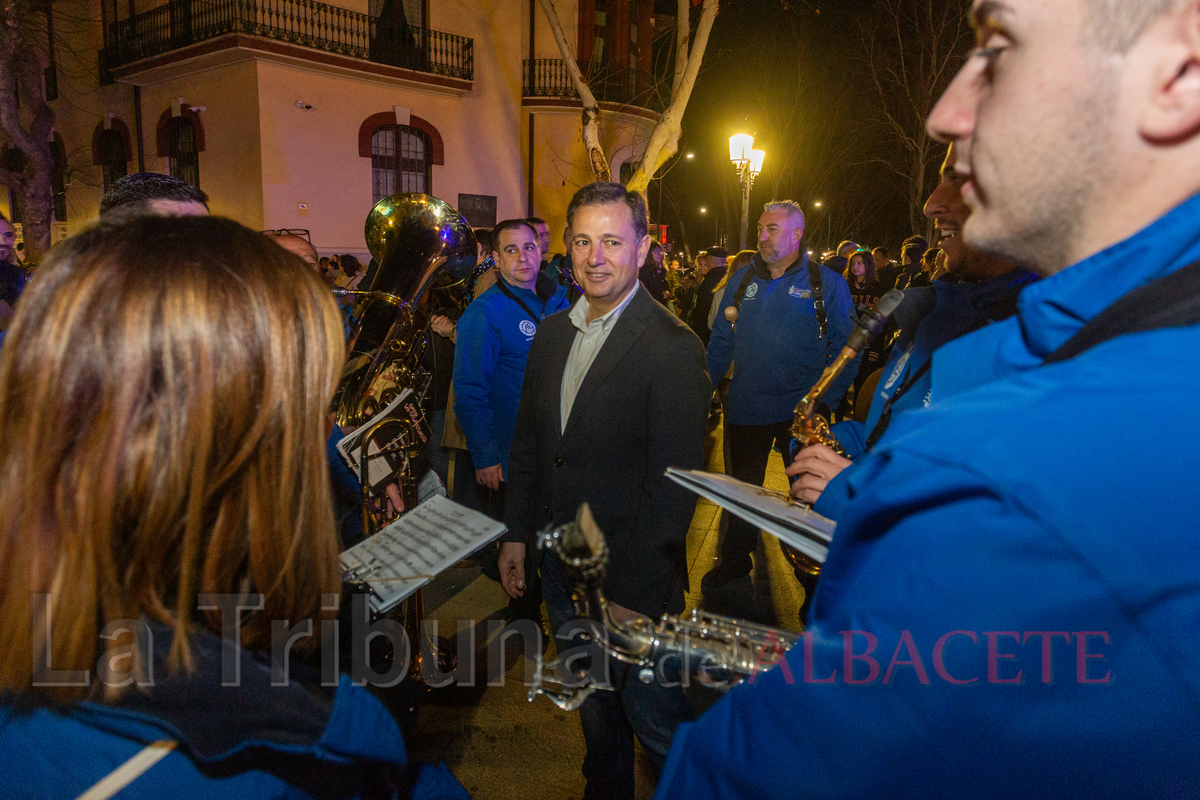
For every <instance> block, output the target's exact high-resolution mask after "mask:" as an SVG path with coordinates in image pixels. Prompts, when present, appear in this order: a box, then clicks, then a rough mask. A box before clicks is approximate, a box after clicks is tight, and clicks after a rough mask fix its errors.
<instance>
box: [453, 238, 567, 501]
mask: <svg viewBox="0 0 1200 800" xmlns="http://www.w3.org/2000/svg"><path fill="white" fill-rule="evenodd" d="M492 244H493V248H494V249H493V251H492V257H493V258H494V259H495V261H496V266H497V268H498V269H499V272H500V275H499V278H498V279H497V281H496V284H495V285H494V286H492V288H490V289H488V290H487V291H486V292H484V293H483V294H481V295H480V296H479V297H478V298H477V299H476V300H475V301H474V302H472V303H471V304H470V305H469V306H467V310H466V311H464V312H463V315H462V317H461V318H460V319H459V321H458V327H457V329H456V330H455V346H454V413H455V414H456V415H457V416H458V421H459V424H461V425H462V429H463V434H464V436H466V439H467V449H468V450H469V451H470V453H471V461H472V463H473V464H474V465H475V480H476V481H477V482H478V483H479V484H480V485H481V486H485V487H487V488H488V489H491V490H492V491H495V492H498V491H499V490H500V485H501V484H502V483H503V482H504V478H505V475H506V474H507V473H508V451H509V448H511V447H512V439H513V431H514V430H515V429H516V426H517V406H518V405H519V404H520V402H521V384H522V382H523V381H524V379H525V362H526V359H528V358H529V345H530V344H531V343H532V342H533V335H534V334H535V333H536V332H537V328H538V325H539V324H541V321H542V320H543V319H545V318H546V317H547V316H549V315H550V314H553V313H554V312H556V311H562V310H563V309H565V308H567V307H568V305H569V303H568V302H567V290H566V289H564V288H563V287H561V286H558V285H556V284H555V283H554V282H553V281H552V280H550V278H548V277H546V276H545V275H542V274H540V269H541V265H542V256H541V249H540V247H539V244H538V232H537V231H536V230H535V229H534V228H533V226H531V225H530V224H529V223H528V222H527V221H526V220H523V219H510V220H505V221H504V222H501V223H500V224H499V225H497V226H496V227H495V229H494V230H493V231H492ZM498 511H499V512H500V513H501V514H503V508H499V509H498Z"/></svg>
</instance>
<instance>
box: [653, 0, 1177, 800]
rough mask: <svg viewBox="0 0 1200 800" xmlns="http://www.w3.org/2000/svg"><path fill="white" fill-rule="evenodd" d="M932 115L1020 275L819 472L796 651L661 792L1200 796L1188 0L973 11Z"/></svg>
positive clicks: (984, 230) (968, 191) (731, 708)
mask: <svg viewBox="0 0 1200 800" xmlns="http://www.w3.org/2000/svg"><path fill="white" fill-rule="evenodd" d="M972 14H973V18H974V25H975V28H976V30H977V36H978V45H979V48H978V49H977V50H976V51H975V52H974V53H973V54H972V55H971V57H970V58H969V59H968V61H967V62H966V64H965V65H964V66H963V68H962V71H961V72H960V73H959V75H958V76H957V77H956V78H955V79H954V81H953V82H952V83H951V85H950V87H949V88H948V89H947V91H946V94H945V95H944V96H943V97H942V99H941V100H940V101H939V103H938V105H937V106H936V107H935V109H934V111H933V113H932V116H931V117H930V120H929V129H930V132H931V133H932V134H933V135H934V136H936V137H937V138H939V139H942V140H945V141H953V142H954V143H955V144H956V146H957V153H958V162H957V164H956V165H955V166H956V168H957V170H958V171H959V172H960V173H961V174H962V175H964V176H965V178H966V180H965V182H964V184H963V188H962V192H963V196H964V197H965V198H966V201H967V203H968V205H969V206H970V207H971V216H970V218H969V219H968V221H967V224H966V227H965V229H964V234H965V236H966V238H967V241H968V242H970V243H971V244H972V246H974V247H978V248H980V249H982V250H984V251H987V252H991V253H995V254H998V255H1004V256H1007V257H1009V258H1012V259H1014V260H1017V261H1020V262H1022V263H1026V264H1029V265H1030V266H1031V267H1033V268H1034V269H1036V271H1037V272H1038V273H1039V274H1041V275H1043V276H1045V277H1043V278H1042V280H1040V281H1039V282H1038V283H1035V284H1033V285H1031V286H1029V287H1028V288H1026V289H1025V290H1024V291H1023V292H1022V294H1021V297H1020V301H1019V303H1018V312H1017V315H1016V316H1015V317H1013V318H1010V319H1008V320H1005V321H1003V322H998V323H996V324H994V325H990V326H988V327H986V328H984V329H982V330H979V331H976V332H975V333H973V334H969V335H967V336H964V337H962V338H960V339H958V340H956V341H954V342H951V343H950V344H948V345H946V346H944V347H942V348H941V349H939V350H938V351H937V353H936V354H935V356H934V360H933V368H932V386H933V396H934V398H935V401H934V403H933V404H932V405H931V406H930V407H929V408H927V409H923V410H912V411H909V412H908V413H906V414H904V415H902V416H899V417H897V419H896V420H895V421H894V422H893V423H892V425H891V427H890V428H889V429H888V431H887V433H886V434H885V435H884V437H883V438H882V439H881V440H880V441H879V443H878V444H877V446H876V447H875V448H874V450H873V451H872V452H871V453H868V454H867V455H866V456H864V458H863V460H862V461H861V462H860V464H859V465H858V466H857V467H856V468H855V469H854V470H850V471H848V472H847V473H843V474H844V475H845V474H849V475H850V477H849V479H848V480H847V481H845V482H842V481H841V480H840V479H839V481H835V482H834V483H831V484H830V486H829V488H828V489H826V491H833V490H835V488H837V487H839V486H840V491H843V492H844V493H845V495H846V498H847V503H846V507H845V511H844V513H843V515H842V517H841V519H840V520H839V522H838V528H837V532H836V534H835V535H834V538H833V542H832V545H831V547H830V549H829V557H828V559H827V560H826V562H825V567H824V575H823V576H822V579H821V584H820V588H819V589H818V591H817V595H816V598H815V601H814V603H813V606H812V610H811V612H810V614H809V617H808V620H807V623H808V625H807V631H806V632H805V634H804V638H803V640H802V641H801V643H800V644H798V645H797V646H796V647H794V648H792V650H791V651H790V652H789V653H788V655H787V659H786V662H784V663H785V664H786V667H785V666H784V665H781V666H780V667H777V668H776V669H774V670H772V671H771V672H768V673H765V674H761V675H758V676H756V680H755V681H754V682H753V685H750V684H749V683H748V684H745V685H742V686H740V687H737V688H735V689H734V690H733V691H732V692H730V693H729V694H728V695H727V696H726V697H725V698H723V699H722V700H721V701H720V702H719V703H717V704H716V705H715V706H714V707H713V708H712V709H711V710H710V711H709V713H707V714H706V715H705V716H704V717H703V718H702V719H701V720H700V721H699V722H698V723H696V724H694V725H684V726H681V727H680V729H679V730H678V731H677V733H676V736H675V740H674V743H673V746H672V751H671V754H670V757H669V759H668V763H667V766H666V769H665V771H664V773H663V777H662V781H661V782H660V784H659V786H658V795H657V797H661V798H667V797H686V798H689V800H703V799H704V798H717V797H719V798H770V797H788V798H793V797H870V798H876V797H888V798H909V797H911V798H922V800H926V799H927V798H943V797H945V798H963V797H970V798H993V797H995V798H1047V797H1088V798H1165V797H1181V798H1182V797H1197V796H1198V795H1200V670H1197V667H1196V665H1197V664H1198V663H1200V637H1198V636H1197V623H1198V621H1200V546H1198V536H1197V531H1198V530H1200V523H1198V520H1200V491H1197V489H1196V477H1195V472H1196V457H1197V456H1196V454H1197V453H1198V452H1200V425H1197V424H1196V422H1195V420H1194V414H1193V409H1194V407H1195V405H1196V398H1197V397H1198V396H1200V329H1198V328H1197V323H1198V322H1200V313H1197V311H1198V306H1200V303H1198V302H1197V298H1198V297H1200V0H1139V1H1138V2H1126V1H1124V0H1120V1H1113V0H1003V1H1002V2H996V1H995V0H977V2H975V4H974V9H973V12H972Z"/></svg>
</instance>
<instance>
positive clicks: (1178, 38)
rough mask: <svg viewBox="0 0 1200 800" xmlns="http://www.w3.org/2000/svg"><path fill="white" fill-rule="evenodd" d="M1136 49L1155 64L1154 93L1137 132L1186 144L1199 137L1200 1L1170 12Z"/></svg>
mask: <svg viewBox="0 0 1200 800" xmlns="http://www.w3.org/2000/svg"><path fill="white" fill-rule="evenodd" d="M1133 50H1134V51H1138V50H1141V51H1143V52H1142V53H1141V54H1140V55H1141V57H1144V58H1153V59H1154V60H1155V66H1154V72H1153V74H1152V76H1151V83H1150V88H1151V92H1152V94H1151V97H1150V102H1149V103H1148V104H1147V105H1146V106H1145V108H1144V109H1143V111H1142V115H1141V118H1140V119H1139V120H1138V132H1139V133H1140V134H1141V135H1142V136H1143V137H1144V138H1146V139H1147V140H1149V141H1151V142H1162V143H1170V142H1182V141H1185V140H1187V139H1190V138H1192V137H1193V136H1195V135H1196V134H1198V133H1200V0H1188V2H1186V3H1184V4H1183V5H1181V6H1180V7H1179V8H1178V9H1177V10H1176V11H1171V12H1168V13H1167V14H1166V15H1164V18H1163V19H1161V20H1159V21H1158V22H1157V23H1154V24H1153V25H1152V26H1151V29H1150V31H1148V32H1147V33H1146V34H1144V35H1143V37H1142V41H1140V42H1138V43H1137V44H1135V45H1134V46H1133ZM1137 55H1139V54H1137V53H1136V52H1135V53H1134V57H1136V56H1137Z"/></svg>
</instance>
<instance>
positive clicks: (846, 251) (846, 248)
mask: <svg viewBox="0 0 1200 800" xmlns="http://www.w3.org/2000/svg"><path fill="white" fill-rule="evenodd" d="M857 249H858V245H856V244H855V243H854V242H852V241H850V240H849V239H847V240H846V241H844V242H842V243H841V244H839V245H838V246H837V254H838V255H839V256H841V257H842V258H849V257H850V254H851V253H853V252H854V251H855V250H857Z"/></svg>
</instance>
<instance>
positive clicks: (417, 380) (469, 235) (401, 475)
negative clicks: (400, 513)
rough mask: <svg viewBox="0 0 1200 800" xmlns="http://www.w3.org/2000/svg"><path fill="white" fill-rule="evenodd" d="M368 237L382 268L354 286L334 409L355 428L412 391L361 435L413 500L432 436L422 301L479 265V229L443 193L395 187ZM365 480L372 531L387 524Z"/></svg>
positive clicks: (374, 212)
mask: <svg viewBox="0 0 1200 800" xmlns="http://www.w3.org/2000/svg"><path fill="white" fill-rule="evenodd" d="M366 239H367V248H368V249H369V250H370V251H371V255H372V257H373V258H374V259H375V262H376V264H377V268H376V272H375V277H374V279H373V280H372V282H371V286H370V287H369V288H368V290H367V291H357V292H351V294H354V295H358V296H359V298H360V299H359V300H358V303H357V304H356V307H355V311H354V317H353V328H352V330H351V334H350V338H349V340H348V342H347V345H346V349H347V358H346V363H345V366H344V367H343V368H342V375H341V378H340V379H339V380H338V385H337V389H336V390H335V391H334V395H333V406H332V410H333V413H334V417H335V419H336V422H337V424H338V425H341V426H343V427H349V428H358V427H360V426H362V425H364V424H366V423H367V422H368V421H369V420H370V419H371V418H372V417H374V416H375V415H376V414H378V413H379V412H380V411H382V410H383V409H385V408H387V406H388V405H390V404H391V403H392V402H393V401H394V400H395V399H396V398H397V397H399V396H400V395H401V393H403V392H405V391H406V390H410V391H411V392H412V401H411V402H406V403H405V411H406V413H405V415H403V417H401V418H391V419H389V420H385V421H384V422H382V423H378V425H379V426H382V427H386V428H387V430H383V429H381V430H379V431H368V432H367V433H366V435H365V437H364V441H367V442H371V441H374V445H373V446H377V447H378V448H379V451H378V452H377V453H373V455H372V457H373V458H383V459H385V461H386V464H387V467H388V472H389V476H390V479H391V480H394V481H395V482H396V483H397V484H398V486H399V487H400V494H401V497H402V499H403V500H404V507H405V508H413V507H414V506H415V505H416V502H417V483H418V478H419V476H418V475H416V474H415V463H416V456H417V454H418V453H419V451H420V449H421V447H422V445H423V444H424V443H425V441H426V440H427V439H428V437H429V426H428V423H427V422H426V420H425V416H424V412H423V411H422V410H421V407H422V402H423V401H424V399H425V393H426V391H427V390H428V388H429V377H430V376H429V374H428V373H427V372H426V371H425V370H423V369H422V368H421V356H422V355H423V354H424V352H425V346H426V344H427V343H428V335H427V333H426V324H427V320H426V319H425V315H424V314H423V313H422V312H421V311H420V309H419V307H420V304H421V301H422V300H423V299H424V298H425V296H426V294H427V293H428V292H429V291H430V290H431V289H432V288H433V287H435V286H438V287H439V288H447V287H452V286H455V285H457V284H460V283H462V282H463V281H464V280H465V279H466V277H467V275H469V274H470V271H471V269H472V268H473V267H474V266H475V255H476V246H475V233H474V231H472V230H471V226H470V225H469V224H468V223H467V221H466V219H464V218H463V216H462V215H461V214H459V213H458V212H457V211H456V210H454V208H452V207H451V206H450V205H449V204H448V203H446V202H445V201H443V200H439V199H438V198H436V197H430V196H429V195H425V194H396V195H392V196H391V197H386V198H384V199H383V200H380V201H379V202H378V203H376V204H375V207H374V208H372V209H371V213H370V214H368V215H367V221H366ZM381 442H384V443H383V444H381ZM365 461H366V459H364V463H365ZM375 483H376V485H378V483H379V482H378V481H376V482H375ZM368 488H369V487H368V486H367V485H366V484H364V487H363V489H364V501H365V502H364V511H363V513H364V529H365V531H366V532H367V533H368V534H371V533H374V532H376V531H378V530H380V529H381V528H382V527H383V523H384V519H383V516H382V513H381V512H380V511H379V510H378V502H377V501H378V497H368V496H367V495H368V494H370V492H368Z"/></svg>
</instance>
